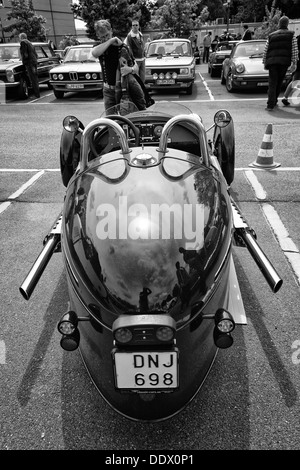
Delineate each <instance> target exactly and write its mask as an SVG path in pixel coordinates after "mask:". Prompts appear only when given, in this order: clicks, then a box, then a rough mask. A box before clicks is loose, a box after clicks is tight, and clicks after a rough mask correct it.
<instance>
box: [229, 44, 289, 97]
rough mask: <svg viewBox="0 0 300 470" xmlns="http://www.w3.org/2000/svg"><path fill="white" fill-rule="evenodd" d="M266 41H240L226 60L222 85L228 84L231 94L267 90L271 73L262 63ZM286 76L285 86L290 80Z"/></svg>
mask: <svg viewBox="0 0 300 470" xmlns="http://www.w3.org/2000/svg"><path fill="white" fill-rule="evenodd" d="M265 45H266V39H254V40H251V41H240V42H239V43H237V44H236V46H235V47H234V49H233V50H232V52H231V54H230V56H229V57H228V58H227V59H225V60H224V62H223V64H222V71H221V83H222V84H223V85H225V84H226V88H227V91H229V93H231V92H233V91H234V90H242V89H258V88H260V89H261V88H267V87H268V83H269V72H268V70H265V69H264V65H263V62H262V58H263V53H264V49H265ZM290 77H291V74H290V73H289V72H288V73H287V74H286V77H285V80H284V83H283V86H286V84H287V82H288V81H289V80H290Z"/></svg>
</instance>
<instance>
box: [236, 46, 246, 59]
mask: <svg viewBox="0 0 300 470" xmlns="http://www.w3.org/2000/svg"><path fill="white" fill-rule="evenodd" d="M237 55H238V57H245V56H247V52H246V48H245V47H239V48H238V50H237Z"/></svg>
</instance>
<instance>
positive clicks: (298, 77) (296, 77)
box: [281, 35, 300, 106]
mask: <svg viewBox="0 0 300 470" xmlns="http://www.w3.org/2000/svg"><path fill="white" fill-rule="evenodd" d="M297 44H298V62H297V66H296V70H295V72H294V73H293V75H292V78H291V81H290V83H289V84H288V86H287V87H286V90H285V92H284V95H283V98H282V100H281V101H282V104H283V105H284V106H289V105H290V104H291V103H290V102H289V100H288V98H289V96H290V93H291V91H292V89H293V85H294V82H295V80H300V35H299V36H297Z"/></svg>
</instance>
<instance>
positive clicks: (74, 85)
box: [67, 83, 84, 90]
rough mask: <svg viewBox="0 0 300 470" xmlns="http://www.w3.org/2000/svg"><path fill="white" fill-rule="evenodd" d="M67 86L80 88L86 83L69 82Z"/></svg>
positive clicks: (74, 88)
mask: <svg viewBox="0 0 300 470" xmlns="http://www.w3.org/2000/svg"><path fill="white" fill-rule="evenodd" d="M67 88H70V89H72V90H78V88H84V85H83V83H67Z"/></svg>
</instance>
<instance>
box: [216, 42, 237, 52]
mask: <svg viewBox="0 0 300 470" xmlns="http://www.w3.org/2000/svg"><path fill="white" fill-rule="evenodd" d="M235 44H236V43H230V42H225V43H224V42H223V43H221V44H219V45H218V47H217V52H220V51H231V50H232V49H233V47H234V46H235Z"/></svg>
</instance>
